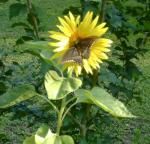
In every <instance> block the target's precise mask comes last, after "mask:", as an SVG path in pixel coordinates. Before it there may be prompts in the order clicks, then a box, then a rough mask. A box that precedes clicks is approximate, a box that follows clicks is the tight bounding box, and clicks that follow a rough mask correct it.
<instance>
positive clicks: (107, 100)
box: [91, 87, 134, 117]
mask: <svg viewBox="0 0 150 144" xmlns="http://www.w3.org/2000/svg"><path fill="white" fill-rule="evenodd" d="M91 93H92V95H93V98H92V101H93V102H94V103H95V104H96V105H97V106H99V107H101V108H102V109H103V110H105V111H107V112H109V113H110V114H112V115H113V116H118V117H134V116H133V115H132V114H131V113H130V112H129V111H128V110H127V108H126V107H125V106H124V104H123V103H122V102H120V101H119V100H117V99H116V98H114V97H113V96H112V95H110V94H109V93H108V92H107V91H106V90H104V89H102V88H100V87H94V88H93V89H92V91H91Z"/></svg>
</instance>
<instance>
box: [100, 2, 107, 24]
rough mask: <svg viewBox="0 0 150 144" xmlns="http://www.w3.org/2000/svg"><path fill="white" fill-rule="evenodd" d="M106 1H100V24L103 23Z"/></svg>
mask: <svg viewBox="0 0 150 144" xmlns="http://www.w3.org/2000/svg"><path fill="white" fill-rule="evenodd" d="M106 4H107V0H102V3H101V8H100V22H104V21H105V9H106Z"/></svg>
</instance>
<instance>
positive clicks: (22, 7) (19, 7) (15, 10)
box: [9, 3, 27, 19]
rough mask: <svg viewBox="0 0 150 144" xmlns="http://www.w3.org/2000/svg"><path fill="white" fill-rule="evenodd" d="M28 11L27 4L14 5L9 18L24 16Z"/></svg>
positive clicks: (11, 6) (11, 7) (10, 9)
mask: <svg viewBox="0 0 150 144" xmlns="http://www.w3.org/2000/svg"><path fill="white" fill-rule="evenodd" d="M26 11H27V6H26V4H21V3H14V4H12V5H10V7H9V18H10V19H11V18H13V17H16V16H18V15H19V14H21V13H22V14H24V13H26Z"/></svg>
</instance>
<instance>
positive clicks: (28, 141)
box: [23, 136, 36, 144]
mask: <svg viewBox="0 0 150 144" xmlns="http://www.w3.org/2000/svg"><path fill="white" fill-rule="evenodd" d="M23 144H36V143H35V136H31V137H27V138H26V139H25V140H24V142H23Z"/></svg>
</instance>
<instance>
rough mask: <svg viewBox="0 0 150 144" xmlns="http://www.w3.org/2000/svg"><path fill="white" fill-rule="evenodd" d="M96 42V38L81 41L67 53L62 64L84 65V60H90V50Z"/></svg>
mask: <svg viewBox="0 0 150 144" xmlns="http://www.w3.org/2000/svg"><path fill="white" fill-rule="evenodd" d="M95 40H96V38H95V37H89V38H85V39H80V40H79V42H77V43H76V44H74V45H73V46H72V47H70V48H69V50H67V51H66V52H65V54H64V55H63V58H62V63H68V62H75V63H78V64H80V65H82V60H83V59H88V58H89V56H90V48H91V46H92V44H93V43H94V42H95Z"/></svg>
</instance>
